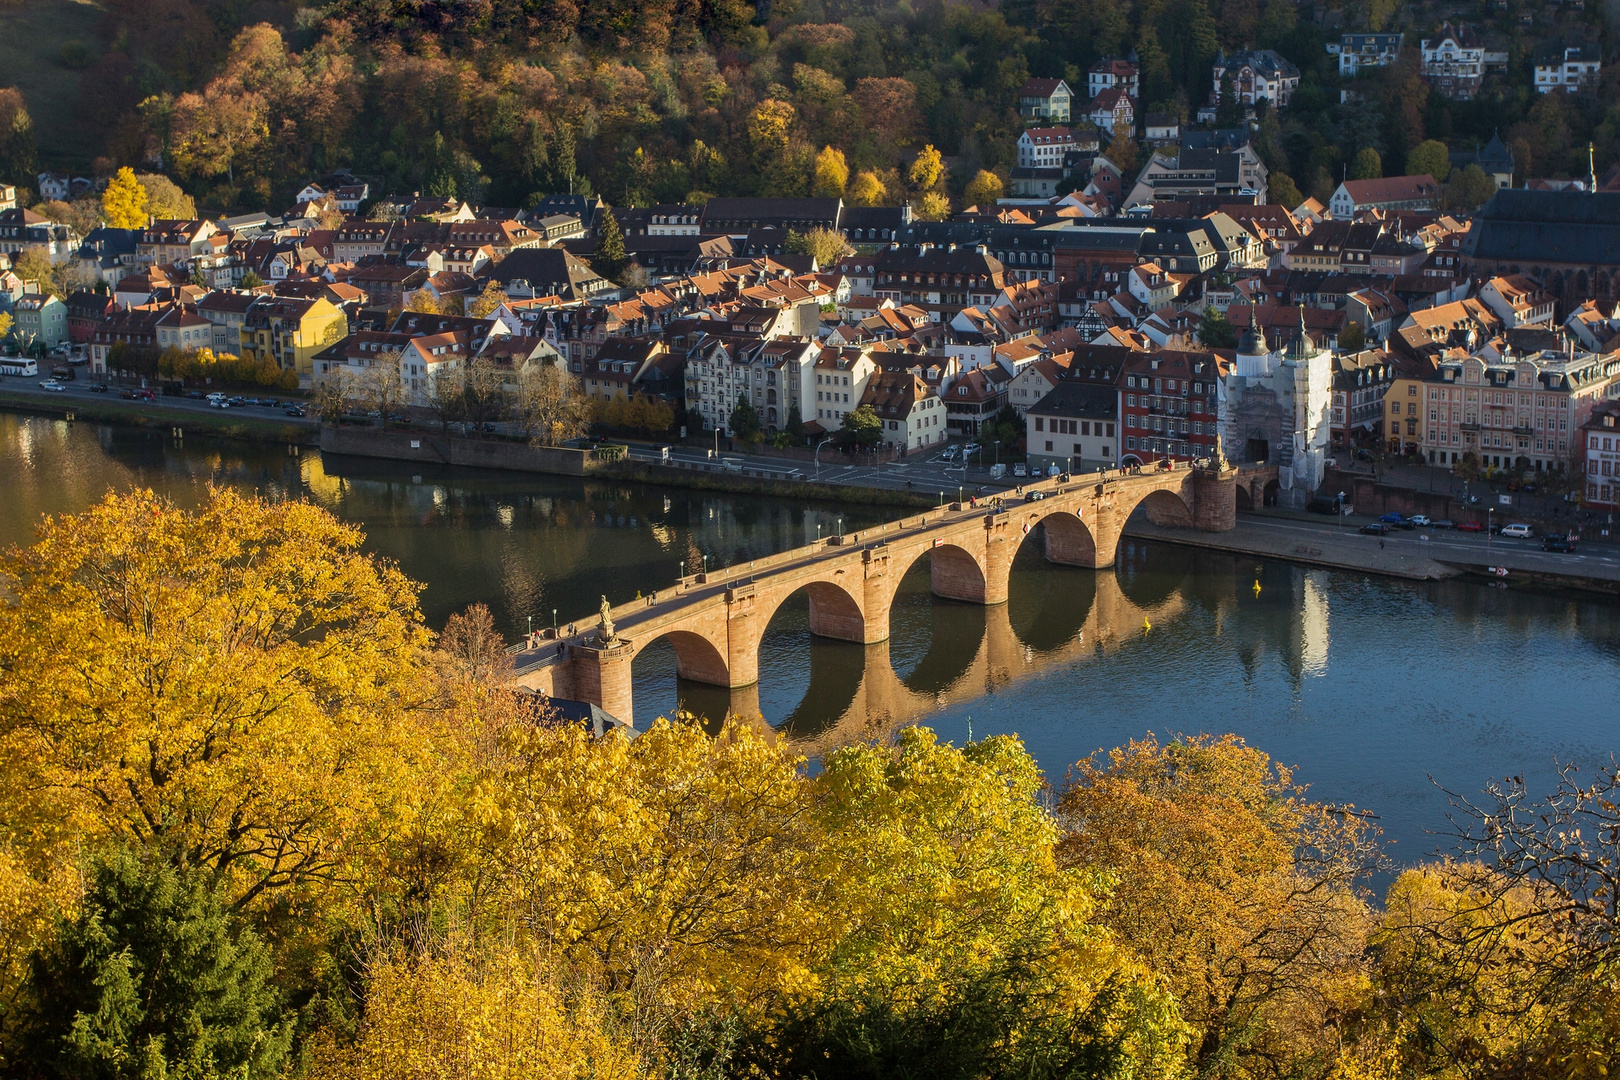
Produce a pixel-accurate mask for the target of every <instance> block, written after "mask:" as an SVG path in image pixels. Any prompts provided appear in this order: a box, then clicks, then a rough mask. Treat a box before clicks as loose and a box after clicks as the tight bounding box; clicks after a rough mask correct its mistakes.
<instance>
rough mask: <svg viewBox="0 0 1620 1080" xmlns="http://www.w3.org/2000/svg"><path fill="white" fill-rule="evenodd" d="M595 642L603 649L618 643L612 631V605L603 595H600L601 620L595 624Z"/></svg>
mask: <svg viewBox="0 0 1620 1080" xmlns="http://www.w3.org/2000/svg"><path fill="white" fill-rule="evenodd" d="M596 643H597V645H598V646H599V647H601V648H603V649H611V648H612V647H613V646H615V645H617V644H618V643H619V639H618V637H617V636H616V635H615V634H614V633H613V605H612V604H610V603H608V598H607V597H605V596H604V597H602V621H601V622H599V623H598V624H597V626H596Z"/></svg>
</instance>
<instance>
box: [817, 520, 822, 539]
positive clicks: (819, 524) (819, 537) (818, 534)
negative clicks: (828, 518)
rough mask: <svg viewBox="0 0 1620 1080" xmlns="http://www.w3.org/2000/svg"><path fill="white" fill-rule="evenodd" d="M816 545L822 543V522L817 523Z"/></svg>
mask: <svg viewBox="0 0 1620 1080" xmlns="http://www.w3.org/2000/svg"><path fill="white" fill-rule="evenodd" d="M816 543H818V544H819V543H821V522H819V521H818V522H816Z"/></svg>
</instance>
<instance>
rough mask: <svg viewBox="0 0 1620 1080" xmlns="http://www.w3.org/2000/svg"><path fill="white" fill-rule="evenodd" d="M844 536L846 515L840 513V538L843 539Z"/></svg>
mask: <svg viewBox="0 0 1620 1080" xmlns="http://www.w3.org/2000/svg"><path fill="white" fill-rule="evenodd" d="M843 538H844V515H843V514H839V515H838V539H840V540H842V539H843Z"/></svg>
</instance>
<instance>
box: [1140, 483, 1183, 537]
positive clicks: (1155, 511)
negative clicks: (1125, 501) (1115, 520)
mask: <svg viewBox="0 0 1620 1080" xmlns="http://www.w3.org/2000/svg"><path fill="white" fill-rule="evenodd" d="M1138 509H1140V510H1142V511H1144V512H1145V513H1146V514H1147V519H1148V520H1149V521H1151V522H1153V524H1155V525H1170V526H1174V527H1176V528H1181V529H1190V528H1192V526H1193V512H1192V507H1190V506H1188V505H1187V500H1186V499H1184V498H1182V496H1181V492H1180V491H1179V490H1176V489H1174V488H1155V489H1153V490H1152V491H1149V492H1147V493H1146V494H1144V495H1143V496H1142V497H1141V498H1139V499H1137V500H1136V502H1135V504H1133V505H1132V506H1131V508H1130V509H1129V510H1127V511H1126V512H1125V513H1124V515H1123V517H1124V518H1125V519H1129V518H1130V516H1131V515H1132V514H1134V513H1136V511H1137V510H1138Z"/></svg>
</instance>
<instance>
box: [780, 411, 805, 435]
mask: <svg viewBox="0 0 1620 1080" xmlns="http://www.w3.org/2000/svg"><path fill="white" fill-rule="evenodd" d="M783 431H785V432H786V433H787V434H788V435H790V436H792V437H793V440H794V441H795V442H797V441H799V440H801V439H803V438H804V417H803V416H801V415H800V414H799V403H798V402H797V401H795V402H794V403H793V404H791V405H789V406H788V411H787V424H786V425H784V427H783Z"/></svg>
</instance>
